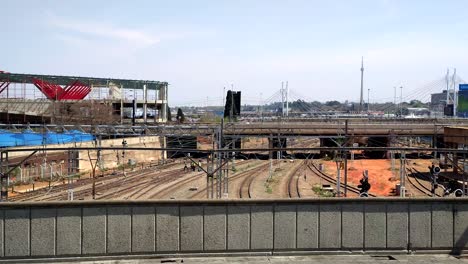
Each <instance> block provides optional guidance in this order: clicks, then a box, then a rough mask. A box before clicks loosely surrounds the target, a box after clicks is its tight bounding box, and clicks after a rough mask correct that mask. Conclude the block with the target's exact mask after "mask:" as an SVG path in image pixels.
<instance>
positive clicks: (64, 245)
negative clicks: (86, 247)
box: [56, 208, 81, 256]
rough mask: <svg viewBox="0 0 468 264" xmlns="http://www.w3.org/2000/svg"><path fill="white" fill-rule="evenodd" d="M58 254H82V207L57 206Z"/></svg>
mask: <svg viewBox="0 0 468 264" xmlns="http://www.w3.org/2000/svg"><path fill="white" fill-rule="evenodd" d="M56 254H57V255H59V256H60V255H78V254H81V208H57V252H56Z"/></svg>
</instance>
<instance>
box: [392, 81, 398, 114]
mask: <svg viewBox="0 0 468 264" xmlns="http://www.w3.org/2000/svg"><path fill="white" fill-rule="evenodd" d="M393 90H394V93H393V107H394V108H395V113H394V114H395V117H396V115H397V112H398V108H397V104H396V86H393Z"/></svg>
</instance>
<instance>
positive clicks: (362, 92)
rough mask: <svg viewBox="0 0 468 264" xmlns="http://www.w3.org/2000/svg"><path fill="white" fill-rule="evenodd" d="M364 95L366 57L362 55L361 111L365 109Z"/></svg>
mask: <svg viewBox="0 0 468 264" xmlns="http://www.w3.org/2000/svg"><path fill="white" fill-rule="evenodd" d="M363 95H364V57H361V97H360V100H359V112H360V113H361V112H362V111H363Z"/></svg>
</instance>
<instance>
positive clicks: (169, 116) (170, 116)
mask: <svg viewBox="0 0 468 264" xmlns="http://www.w3.org/2000/svg"><path fill="white" fill-rule="evenodd" d="M167 121H172V115H171V108H170V107H169V105H168V106H167Z"/></svg>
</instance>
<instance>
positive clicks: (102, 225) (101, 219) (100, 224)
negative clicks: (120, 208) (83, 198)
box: [81, 207, 107, 255]
mask: <svg viewBox="0 0 468 264" xmlns="http://www.w3.org/2000/svg"><path fill="white" fill-rule="evenodd" d="M106 217H107V210H106V208H105V207H85V208H83V220H82V223H83V228H82V236H83V242H82V249H81V251H82V254H85V255H87V254H104V253H106V244H107V243H106Z"/></svg>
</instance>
